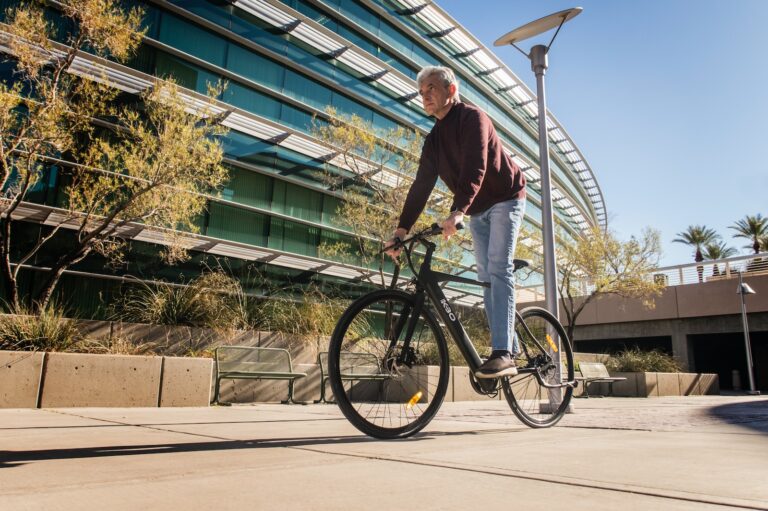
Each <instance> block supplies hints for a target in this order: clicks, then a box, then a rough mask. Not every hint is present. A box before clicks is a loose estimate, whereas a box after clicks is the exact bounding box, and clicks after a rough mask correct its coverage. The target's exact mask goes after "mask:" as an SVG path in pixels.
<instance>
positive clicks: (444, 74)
mask: <svg viewBox="0 0 768 511" xmlns="http://www.w3.org/2000/svg"><path fill="white" fill-rule="evenodd" d="M434 75H437V76H438V78H440V80H442V82H443V85H444V86H445V87H448V86H449V85H451V84H454V85H455V86H456V93H455V94H454V95H453V97H455V98H458V97H459V82H457V81H456V75H454V74H453V70H452V69H451V68H449V67H442V66H427V67H424V68H422V70H421V71H419V74H418V75H416V87H418V88H419V89H421V84H422V82H423V81H424V80H426V79H427V78H429V77H430V76H434Z"/></svg>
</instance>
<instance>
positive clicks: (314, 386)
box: [293, 364, 330, 402]
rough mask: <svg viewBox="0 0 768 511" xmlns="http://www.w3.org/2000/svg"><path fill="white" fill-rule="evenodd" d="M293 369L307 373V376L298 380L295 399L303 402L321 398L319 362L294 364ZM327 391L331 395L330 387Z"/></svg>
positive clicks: (294, 393) (294, 394)
mask: <svg viewBox="0 0 768 511" xmlns="http://www.w3.org/2000/svg"><path fill="white" fill-rule="evenodd" d="M293 370H294V371H296V372H299V373H307V377H306V378H301V379H298V380H296V384H295V385H294V389H293V396H294V399H296V401H303V402H313V401H316V400H318V399H320V366H319V365H317V364H294V365H293ZM328 387H330V384H329V385H328ZM326 392H328V394H327V395H330V388H328V389H326Z"/></svg>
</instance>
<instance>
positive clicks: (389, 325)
mask: <svg viewBox="0 0 768 511" xmlns="http://www.w3.org/2000/svg"><path fill="white" fill-rule="evenodd" d="M416 309H420V310H418V312H415V311H416ZM449 371H450V368H449V365H448V348H447V346H446V343H445V337H444V335H443V332H442V330H441V329H440V326H439V325H438V323H437V321H436V320H435V317H434V315H433V314H432V313H431V312H430V311H429V310H428V309H427V307H426V304H423V307H418V299H417V297H415V296H414V295H410V294H408V293H404V292H402V291H396V290H383V291H375V292H373V293H370V294H368V295H365V296H363V297H361V298H359V299H358V300H356V301H354V302H353V303H352V305H350V306H349V308H348V309H347V310H346V311H345V312H344V314H343V315H342V316H341V319H340V320H339V322H338V324H337V325H336V328H335V330H334V332H333V335H332V336H331V343H330V346H329V349H328V379H329V381H330V384H331V389H332V390H333V395H334V397H335V398H336V402H337V403H338V405H339V408H340V409H341V411H342V413H343V414H344V416H345V417H346V418H347V419H348V420H349V421H350V422H351V423H352V425H354V426H355V427H356V428H357V429H359V430H360V431H362V432H363V433H365V434H366V435H369V436H372V437H376V438H385V439H388V438H403V437H407V436H410V435H413V434H414V433H416V432H418V431H419V430H421V429H422V428H423V427H424V426H426V425H427V424H428V423H429V421H430V420H432V418H433V417H434V416H435V414H436V413H437V410H438V409H439V408H440V404H441V403H442V401H443V398H444V397H445V392H446V390H447V387H448V374H449Z"/></svg>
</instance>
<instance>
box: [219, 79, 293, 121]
mask: <svg viewBox="0 0 768 511" xmlns="http://www.w3.org/2000/svg"><path fill="white" fill-rule="evenodd" d="M223 99H224V101H225V102H227V103H229V104H230V105H232V106H236V107H238V108H242V109H243V110H246V111H248V112H252V113H254V114H256V115H260V116H262V117H266V118H267V119H270V120H272V121H277V120H279V119H280V109H281V107H282V103H280V102H279V101H278V100H276V99H275V98H272V97H270V96H267V95H266V94H262V93H261V92H257V91H255V90H253V89H250V88H248V87H245V86H244V85H240V84H239V83H234V82H230V83H229V85H228V86H227V89H226V90H225V91H224V98H223Z"/></svg>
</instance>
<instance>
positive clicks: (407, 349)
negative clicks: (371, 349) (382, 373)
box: [384, 293, 425, 371]
mask: <svg viewBox="0 0 768 511" xmlns="http://www.w3.org/2000/svg"><path fill="white" fill-rule="evenodd" d="M415 297H416V302H415V303H414V305H413V306H412V307H411V306H406V307H405V308H404V309H403V310H402V311H401V312H400V317H398V318H397V319H396V320H395V318H394V317H392V315H393V311H392V310H387V311H386V317H385V321H386V323H385V324H386V325H389V326H390V328H389V332H388V335H387V337H388V338H389V347H388V348H387V352H386V354H385V355H384V367H385V368H386V369H387V370H389V371H394V370H395V369H396V368H397V367H399V366H403V365H406V366H408V367H412V366H413V364H414V363H415V362H416V350H414V349H413V348H412V347H411V339H412V338H413V332H415V331H416V324H417V323H418V321H419V317H420V316H421V311H422V309H423V307H424V300H425V294H424V293H417V294H416V295H415ZM404 328H405V336H404V337H403V338H402V339H401V338H400V334H401V333H402V332H403V329H404ZM398 341H401V342H402V345H401V347H400V349H399V350H398V349H397V345H398Z"/></svg>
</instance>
